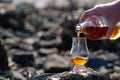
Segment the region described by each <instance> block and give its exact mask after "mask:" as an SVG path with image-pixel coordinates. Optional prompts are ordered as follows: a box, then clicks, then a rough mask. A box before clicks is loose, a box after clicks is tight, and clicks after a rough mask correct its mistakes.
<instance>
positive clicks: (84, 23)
mask: <svg viewBox="0 0 120 80" xmlns="http://www.w3.org/2000/svg"><path fill="white" fill-rule="evenodd" d="M87 26H92V27H94V26H95V24H93V22H92V21H85V22H83V23H79V24H78V25H77V26H76V30H77V31H79V30H82V29H83V28H86V27H87Z"/></svg>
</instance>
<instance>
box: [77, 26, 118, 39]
mask: <svg viewBox="0 0 120 80" xmlns="http://www.w3.org/2000/svg"><path fill="white" fill-rule="evenodd" d="M107 31H108V27H107V26H106V27H92V26H87V27H86V28H83V29H81V30H79V31H77V34H80V33H84V34H85V36H86V37H87V38H88V39H90V40H99V39H103V38H104V37H105V36H106V33H107ZM118 37H120V26H116V27H115V28H114V31H113V33H112V35H111V36H110V38H109V39H117V38H118Z"/></svg>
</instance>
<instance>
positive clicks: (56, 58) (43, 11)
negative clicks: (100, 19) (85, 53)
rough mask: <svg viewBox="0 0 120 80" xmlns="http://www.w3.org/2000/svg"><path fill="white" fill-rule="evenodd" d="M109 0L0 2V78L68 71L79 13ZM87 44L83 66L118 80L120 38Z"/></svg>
mask: <svg viewBox="0 0 120 80" xmlns="http://www.w3.org/2000/svg"><path fill="white" fill-rule="evenodd" d="M112 1H115V0H0V39H1V41H0V76H1V77H0V78H7V79H11V77H12V79H13V80H16V79H19V80H26V78H27V77H28V75H29V74H30V73H33V72H34V71H35V72H37V73H60V72H64V71H70V70H71V69H72V63H71V62H70V56H69V51H70V49H71V43H72V37H73V36H76V33H75V29H74V28H75V25H76V24H77V23H79V18H80V16H81V14H82V13H83V11H85V10H88V9H90V8H92V7H94V6H95V5H97V4H102V3H108V2H112ZM110 14H112V13H110ZM83 36H84V35H83ZM87 43H88V44H87V45H88V49H89V52H90V59H89V61H88V63H87V64H86V66H88V67H91V68H93V69H94V70H96V71H98V72H100V73H104V74H107V75H109V77H110V79H111V80H120V39H117V40H97V41H91V40H87Z"/></svg>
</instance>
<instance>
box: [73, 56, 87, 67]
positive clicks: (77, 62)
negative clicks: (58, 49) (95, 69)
mask: <svg viewBox="0 0 120 80" xmlns="http://www.w3.org/2000/svg"><path fill="white" fill-rule="evenodd" d="M71 61H72V63H73V64H75V65H77V66H82V65H84V64H86V63H87V62H88V58H84V57H81V56H76V57H72V58H71Z"/></svg>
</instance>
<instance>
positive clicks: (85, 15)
mask: <svg viewBox="0 0 120 80" xmlns="http://www.w3.org/2000/svg"><path fill="white" fill-rule="evenodd" d="M92 15H101V13H100V10H99V8H92V9H89V10H87V11H85V12H84V13H83V14H82V15H81V17H80V23H82V22H84V21H85V20H86V19H87V18H88V17H90V16H92Z"/></svg>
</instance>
